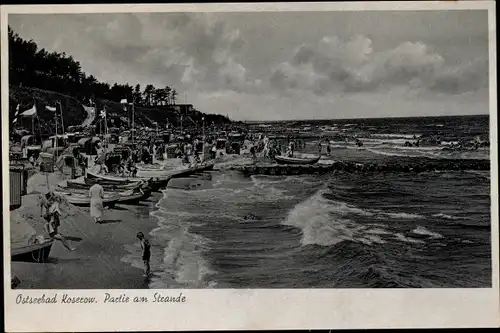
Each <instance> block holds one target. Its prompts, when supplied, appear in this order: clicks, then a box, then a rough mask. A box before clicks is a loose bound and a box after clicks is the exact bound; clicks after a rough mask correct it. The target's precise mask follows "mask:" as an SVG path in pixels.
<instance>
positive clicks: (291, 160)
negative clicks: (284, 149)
mask: <svg viewBox="0 0 500 333" xmlns="http://www.w3.org/2000/svg"><path fill="white" fill-rule="evenodd" d="M320 158H321V157H320V156H318V157H311V158H298V157H288V156H275V157H274V159H275V160H276V162H278V163H279V164H300V165H310V164H315V163H317V162H318V161H319V159H320Z"/></svg>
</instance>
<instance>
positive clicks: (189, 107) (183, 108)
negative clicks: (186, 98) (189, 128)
mask: <svg viewBox="0 0 500 333" xmlns="http://www.w3.org/2000/svg"><path fill="white" fill-rule="evenodd" d="M173 109H174V110H175V111H177V112H180V113H182V114H187V113H188V112H191V111H193V104H175V105H173Z"/></svg>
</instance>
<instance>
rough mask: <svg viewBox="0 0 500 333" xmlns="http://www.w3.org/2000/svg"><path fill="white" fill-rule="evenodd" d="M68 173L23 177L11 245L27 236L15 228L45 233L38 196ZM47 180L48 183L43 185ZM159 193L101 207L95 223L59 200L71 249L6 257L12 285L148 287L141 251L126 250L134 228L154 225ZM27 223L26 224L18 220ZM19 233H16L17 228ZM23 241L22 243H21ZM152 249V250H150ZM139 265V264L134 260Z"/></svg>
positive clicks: (57, 245)
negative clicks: (38, 256)
mask: <svg viewBox="0 0 500 333" xmlns="http://www.w3.org/2000/svg"><path fill="white" fill-rule="evenodd" d="M239 159H241V157H239V158H238V157H237V156H224V157H223V158H220V159H219V160H218V164H219V163H228V162H229V163H232V162H233V161H236V160H239ZM67 178H68V177H67V175H66V174H63V173H61V172H58V171H57V172H54V173H50V174H48V175H47V174H45V173H42V172H37V173H35V174H34V175H32V176H31V177H30V178H29V179H28V188H27V192H28V193H27V195H25V196H23V198H22V201H23V203H22V206H21V207H20V208H18V209H16V210H14V211H11V212H10V216H11V222H10V224H11V246H13V244H15V243H17V244H19V245H24V244H25V242H26V240H27V239H26V237H24V235H22V237H21V239H18V240H15V239H13V238H14V237H13V236H14V235H15V234H16V232H15V229H17V230H22V229H30V230H31V228H32V229H34V231H35V232H36V235H43V236H44V237H45V238H48V235H47V234H46V232H45V231H44V224H45V220H44V219H43V218H42V217H41V216H40V207H39V206H38V198H39V196H40V194H44V193H46V192H47V190H48V187H50V188H51V189H52V188H53V186H54V185H55V184H57V183H60V182H63V181H64V180H66V179H67ZM47 181H48V183H49V185H50V186H47ZM192 181H193V178H192V177H186V178H184V177H182V178H176V179H172V180H171V184H170V183H169V186H168V187H167V188H176V187H177V186H180V187H185V186H188V187H189V186H190V185H189V184H190V183H191V182H192ZM162 198H163V191H160V192H155V193H153V194H152V195H151V197H149V198H148V199H147V200H143V201H141V203H139V204H133V205H117V206H115V207H114V208H112V209H106V210H105V212H104V215H103V219H102V221H103V222H104V223H102V224H95V223H94V222H93V220H92V218H91V217H90V209H89V208H88V207H77V206H74V205H71V204H67V203H63V204H62V205H61V206H60V208H61V226H60V228H59V229H60V232H61V234H62V235H64V236H66V237H67V238H68V240H69V242H70V245H71V246H72V247H75V248H76V250H75V251H72V252H71V251H68V250H67V249H66V248H65V247H64V246H63V245H62V244H61V242H59V241H55V242H54V244H53V245H52V249H51V251H50V255H49V259H48V262H45V263H29V262H21V261H11V270H12V272H11V273H12V274H11V276H12V277H14V276H15V277H17V278H18V279H19V280H20V283H19V284H18V285H17V287H16V290H29V289H148V288H149V283H150V282H151V278H146V277H144V276H143V271H142V260H141V257H140V254H138V253H134V251H129V250H128V249H127V247H128V248H131V247H133V246H134V244H136V243H137V244H138V240H137V238H136V234H137V232H139V231H141V232H143V233H144V234H145V235H147V236H146V237H148V238H150V237H151V235H150V233H151V232H152V231H153V230H154V229H156V228H158V223H159V220H158V219H157V218H156V217H154V216H152V215H151V213H152V212H154V211H156V210H157V209H158V207H156V205H157V204H158V202H159V201H160V200H161V199H162ZM26 224H27V225H28V226H27V227H26V228H25V227H23V225H26ZM18 234H20V233H18ZM23 242H24V244H23ZM153 251H154V250H153ZM135 262H139V263H140V264H141V268H138V267H137V265H135V264H134V263H135Z"/></svg>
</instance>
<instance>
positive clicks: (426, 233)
mask: <svg viewBox="0 0 500 333" xmlns="http://www.w3.org/2000/svg"><path fill="white" fill-rule="evenodd" d="M411 232H412V233H414V234H418V235H422V236H429V237H430V238H433V239H438V238H443V235H441V234H439V233H437V232H434V231H430V230H428V229H426V228H425V227H422V226H418V227H416V228H415V229H413V230H412V231H411Z"/></svg>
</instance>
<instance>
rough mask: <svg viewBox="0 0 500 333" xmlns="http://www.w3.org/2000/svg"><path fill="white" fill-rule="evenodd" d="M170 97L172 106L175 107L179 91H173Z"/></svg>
mask: <svg viewBox="0 0 500 333" xmlns="http://www.w3.org/2000/svg"><path fill="white" fill-rule="evenodd" d="M170 96H171V99H172V105H175V101H176V100H177V91H176V90H175V89H172V92H171V93H170Z"/></svg>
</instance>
